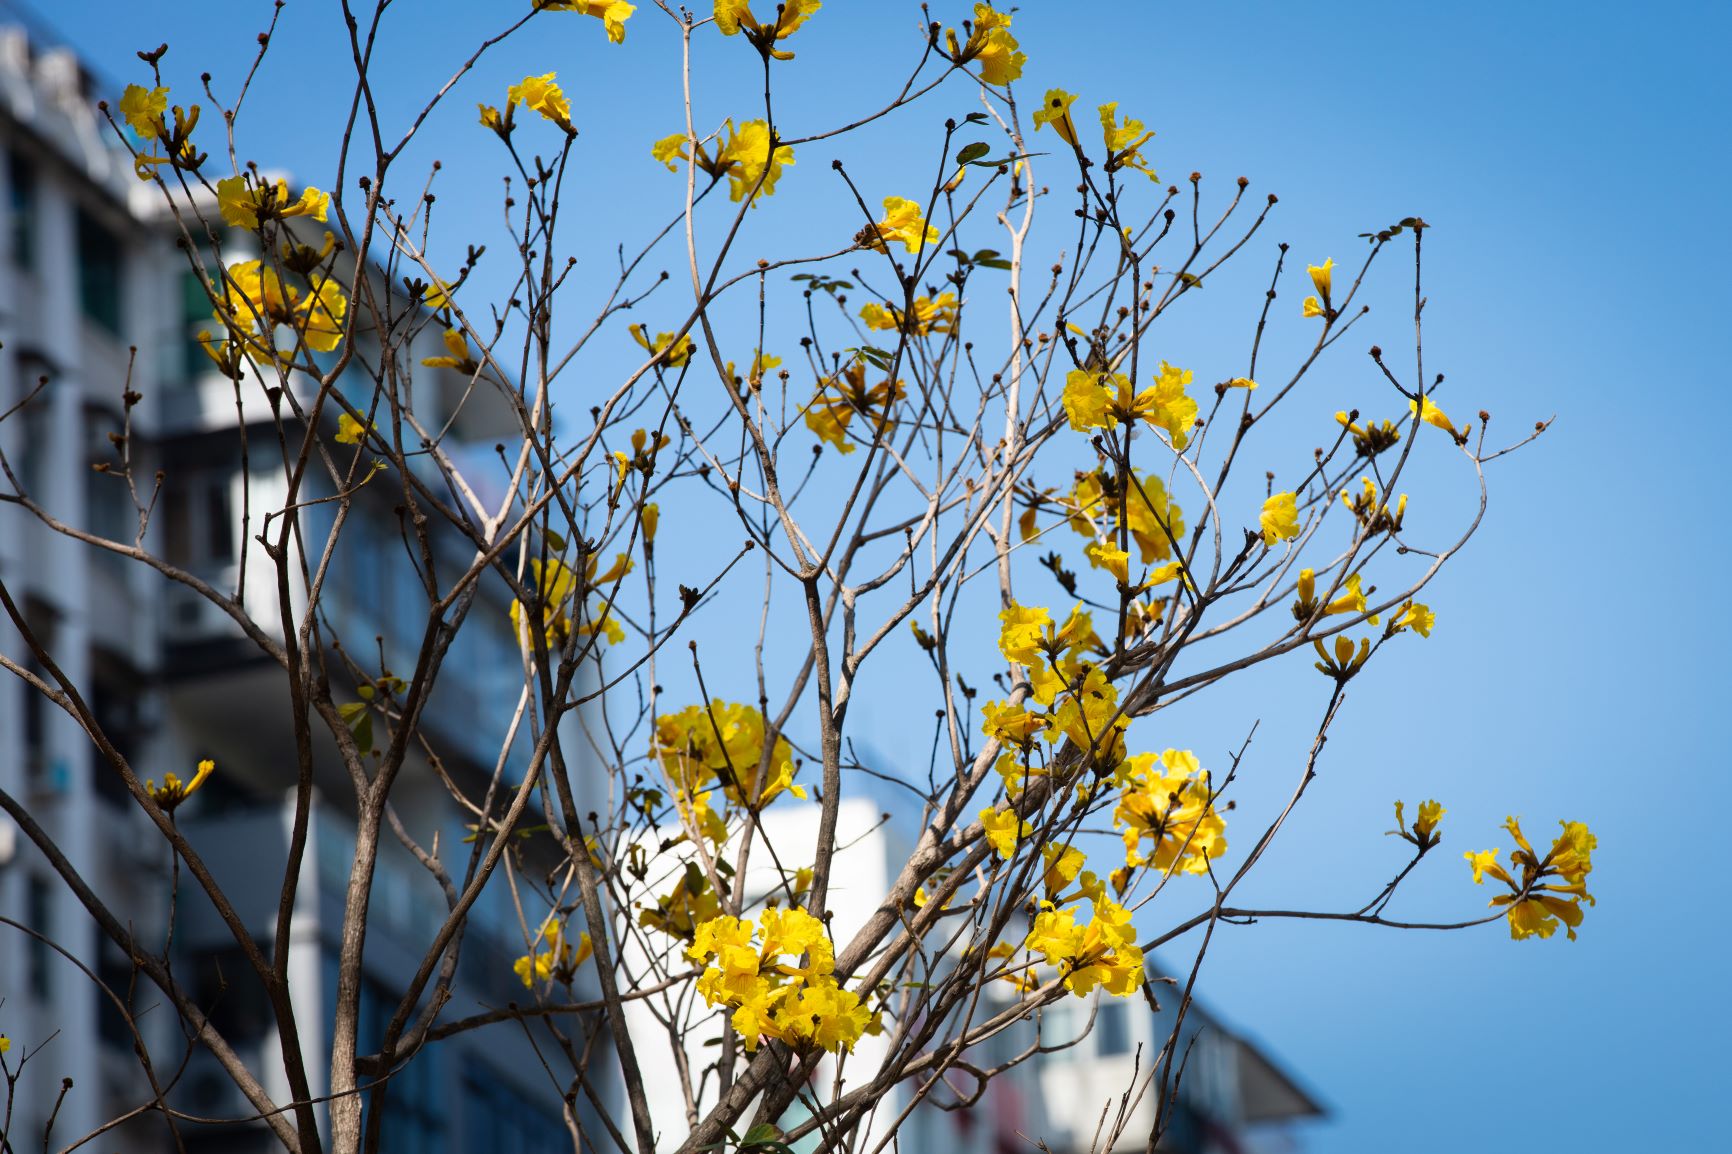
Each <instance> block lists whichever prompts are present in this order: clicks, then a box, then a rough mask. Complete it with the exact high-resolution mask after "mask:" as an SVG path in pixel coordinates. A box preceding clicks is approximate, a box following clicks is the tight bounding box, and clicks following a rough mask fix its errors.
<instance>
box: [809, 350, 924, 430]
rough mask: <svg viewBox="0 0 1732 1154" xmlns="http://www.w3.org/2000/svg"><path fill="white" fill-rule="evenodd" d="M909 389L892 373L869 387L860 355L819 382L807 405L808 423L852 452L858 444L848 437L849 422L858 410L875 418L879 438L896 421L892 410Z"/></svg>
mask: <svg viewBox="0 0 1732 1154" xmlns="http://www.w3.org/2000/svg"><path fill="white" fill-rule="evenodd" d="M905 393H906V390H905V389H904V387H903V384H902V382H901V381H894V382H892V381H891V380H890V379H889V378H888V377H887V378H885V379H884V380H882V381H880V382H878V383H877V384H876V385H873V386H872V387H871V388H867V387H866V363H865V362H864V361H861V360H858V359H856V360H855V361H854V362H853V363H851V364H849V365H848V366H847V367H846V368H844V369H843V370H842V371H841V372H840V373H838V374H837V375H835V376H833V377H830V378H828V379H826V380H825V381H823V382H822V383H821V384H820V385H819V386H818V391H817V393H816V394H815V395H814V396H813V397H812V400H811V402H810V403H809V404H808V405H807V406H806V409H805V416H806V427H807V428H808V429H811V430H812V431H813V432H814V433H816V434H817V435H818V439H819V440H820V441H828V442H830V443H831V444H832V445H835V446H836V448H837V450H838V451H839V452H843V453H852V452H853V451H854V444H853V442H852V441H850V440H849V438H848V425H849V423H850V422H852V421H853V419H854V414H855V413H860V414H861V415H863V416H864V417H866V419H867V420H869V421H870V422H871V424H872V433H871V436H872V439H873V440H874V441H876V440H877V438H878V437H880V436H882V435H883V434H884V433H886V432H888V431H889V430H890V429H891V428H892V427H893V426H894V425H895V422H894V421H892V420H891V418H890V413H891V411H892V410H893V409H894V408H895V406H896V403H897V402H898V401H900V400H902V398H903V396H904V395H905Z"/></svg>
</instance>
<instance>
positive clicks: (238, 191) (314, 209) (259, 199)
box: [216, 173, 331, 230]
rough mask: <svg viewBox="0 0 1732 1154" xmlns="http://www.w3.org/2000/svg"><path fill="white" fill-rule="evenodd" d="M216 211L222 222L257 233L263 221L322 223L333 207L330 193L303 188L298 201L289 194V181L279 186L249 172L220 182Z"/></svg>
mask: <svg viewBox="0 0 1732 1154" xmlns="http://www.w3.org/2000/svg"><path fill="white" fill-rule="evenodd" d="M216 190H217V209H218V211H220V212H221V213H222V218H223V221H224V222H225V223H227V224H231V225H233V226H235V227H236V228H244V229H249V230H257V229H258V227H259V222H260V221H261V220H286V219H288V218H289V217H295V216H310V217H312V218H313V219H314V220H317V221H320V222H323V221H324V219H325V217H326V214H327V212H328V211H329V210H330V207H331V196H330V194H329V193H326V192H320V191H319V190H318V189H316V188H304V189H302V190H301V195H300V196H299V197H298V198H292V197H290V195H289V182H288V181H286V180H278V181H277V182H276V184H274V185H273V184H270V183H268V182H264V181H259V180H255V179H254V178H253V176H252V175H251V174H250V173H242V174H241V175H239V176H230V177H225V178H224V179H222V180H219V181H217V186H216Z"/></svg>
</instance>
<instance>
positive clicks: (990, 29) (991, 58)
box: [944, 4, 1028, 86]
mask: <svg viewBox="0 0 1732 1154" xmlns="http://www.w3.org/2000/svg"><path fill="white" fill-rule="evenodd" d="M1010 21H1011V15H1010V13H1008V12H999V11H997V10H995V9H993V8H992V7H991V6H990V5H987V4H976V5H975V6H974V26H973V27H972V28H969V29H968V39H967V40H966V41H963V40H962V39H961V38H960V37H959V36H957V35H956V29H954V28H946V29H945V30H944V45H945V47H946V48H948V49H949V50H950V60H951V62H952V63H954V64H955V65H956V66H957V67H961V66H962V65H964V64H968V63H971V62H972V63H976V64H979V65H980V78H981V79H982V80H984V81H986V83H988V84H997V85H1000V86H1003V85H1006V84H1009V83H1010V82H1011V81H1012V80H1015V79H1017V78H1018V77H1020V76H1021V75H1022V66H1023V65H1024V64H1027V63H1028V54H1027V53H1025V52H1023V51H1021V48H1020V46H1019V45H1018V44H1017V42H1016V37H1014V36H1012V35H1011V34H1010Z"/></svg>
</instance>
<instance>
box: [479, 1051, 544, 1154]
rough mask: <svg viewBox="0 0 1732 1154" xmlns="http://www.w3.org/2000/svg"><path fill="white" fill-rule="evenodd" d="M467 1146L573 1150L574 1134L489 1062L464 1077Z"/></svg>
mask: <svg viewBox="0 0 1732 1154" xmlns="http://www.w3.org/2000/svg"><path fill="white" fill-rule="evenodd" d="M463 1129H464V1136H465V1138H467V1139H468V1141H467V1142H466V1143H465V1145H464V1146H463V1149H465V1150H487V1151H491V1152H492V1154H543V1152H544V1151H550V1150H569V1149H570V1148H571V1137H570V1135H569V1134H568V1133H567V1132H566V1130H565V1127H564V1125H563V1123H562V1122H561V1120H560V1119H559V1117H558V1116H557V1115H556V1114H554V1113H553V1112H552V1111H550V1110H548V1109H546V1108H545V1107H539V1106H537V1105H536V1104H535V1103H534V1102H531V1101H530V1100H529V1098H528V1097H526V1096H525V1095H524V1094H523V1093H522V1092H520V1091H518V1090H516V1089H514V1088H513V1087H511V1086H509V1085H507V1084H506V1083H505V1082H504V1081H503V1080H502V1079H500V1078H499V1077H498V1076H497V1075H496V1074H494V1073H493V1072H492V1071H491V1070H489V1069H487V1068H486V1067H485V1066H480V1067H477V1068H472V1069H471V1070H470V1072H469V1073H467V1074H465V1075H464V1078H463Z"/></svg>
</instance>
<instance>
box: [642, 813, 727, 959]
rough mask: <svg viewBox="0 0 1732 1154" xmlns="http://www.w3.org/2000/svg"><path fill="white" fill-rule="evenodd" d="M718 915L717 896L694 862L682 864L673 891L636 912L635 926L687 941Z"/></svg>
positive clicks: (719, 900)
mask: <svg viewBox="0 0 1732 1154" xmlns="http://www.w3.org/2000/svg"><path fill="white" fill-rule="evenodd" d="M703 796H704V799H705V805H704V808H705V810H706V811H708V813H709V814H710V815H711V816H714V814H715V811H714V810H711V809H709V805H708V798H709V795H708V794H705V795H703ZM724 832H725V831H724ZM710 840H712V841H714V840H717V839H714V838H712V839H710ZM722 840H725V838H724V839H722ZM721 912H722V902H721V896H720V895H719V894H717V893H716V890H715V887H714V886H712V885H710V883H709V879H708V878H706V877H704V871H703V870H701V869H699V868H698V863H697V862H695V861H694V862H687V863H686V868H685V872H684V873H682V874H681V875H680V879H679V880H678V881H676V882H675V883H674V888H673V889H671V890H669V891H668V892H667V893H666V894H664V895H662V896H661V897H658V898H656V902H655V905H654V906H653V907H652V906H643V907H641V908H640V909H639V910H638V916H637V924H638V925H640V926H643V927H644V928H645V929H651V930H660V931H661V932H662V933H664V934H667V935H669V936H670V937H675V938H683V939H685V940H686V941H688V942H689V941H691V940H692V938H693V936H694V935H695V934H696V933H697V930H698V926H699V925H700V924H702V923H703V922H707V921H709V920H710V919H711V918H714V917H719V916H720V915H721Z"/></svg>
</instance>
